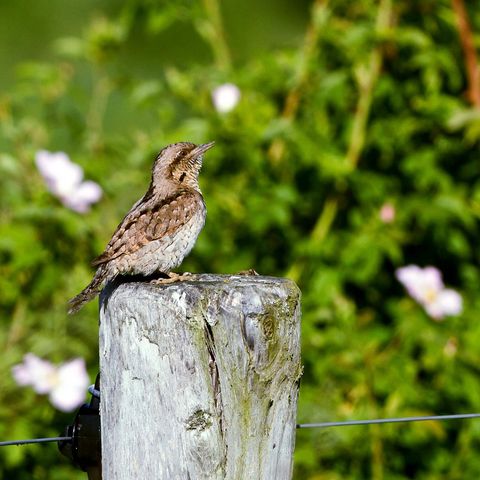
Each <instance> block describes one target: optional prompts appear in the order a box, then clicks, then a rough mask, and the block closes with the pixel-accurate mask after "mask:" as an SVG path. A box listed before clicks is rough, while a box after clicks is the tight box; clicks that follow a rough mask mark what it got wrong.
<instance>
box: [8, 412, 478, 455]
mask: <svg viewBox="0 0 480 480" xmlns="http://www.w3.org/2000/svg"><path fill="white" fill-rule="evenodd" d="M468 418H480V413H461V414H455V415H432V416H424V417H398V418H375V419H372V420H348V421H346V422H320V423H299V424H297V428H327V427H348V426H353V425H373V424H378V423H406V422H426V421H444V420H462V419H468ZM71 440H73V437H50V438H30V439H28V440H9V441H7V442H0V447H6V446H9V445H27V444H30V443H47V442H61V441H71Z"/></svg>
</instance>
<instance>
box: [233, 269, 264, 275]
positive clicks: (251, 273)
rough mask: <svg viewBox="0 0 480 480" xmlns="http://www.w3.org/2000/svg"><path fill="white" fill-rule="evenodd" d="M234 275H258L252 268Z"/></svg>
mask: <svg viewBox="0 0 480 480" xmlns="http://www.w3.org/2000/svg"><path fill="white" fill-rule="evenodd" d="M235 275H254V276H258V275H260V274H259V273H258V272H256V271H255V270H254V269H253V268H249V269H248V270H241V271H240V272H237V273H236V274H235Z"/></svg>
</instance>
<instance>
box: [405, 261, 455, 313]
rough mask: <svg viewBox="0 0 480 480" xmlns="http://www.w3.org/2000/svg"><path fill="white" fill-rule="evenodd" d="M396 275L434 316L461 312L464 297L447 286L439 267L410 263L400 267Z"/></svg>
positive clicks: (412, 295)
mask: <svg viewBox="0 0 480 480" xmlns="http://www.w3.org/2000/svg"><path fill="white" fill-rule="evenodd" d="M396 276H397V279H398V280H399V281H400V282H401V283H402V284H403V286H404V287H405V288H406V289H407V292H408V293H409V295H410V296H411V297H412V298H414V299H415V300H416V301H417V302H418V303H419V304H420V305H422V306H423V308H424V309H425V311H426V312H427V314H428V315H430V316H431V317H432V318H434V319H436V320H440V319H442V318H443V317H445V316H448V315H458V314H459V313H461V311H462V308H463V305H462V297H461V296H460V294H459V293H457V292H456V291H455V290H451V289H448V288H445V286H444V284H443V281H442V274H441V273H440V271H439V270H438V269H437V268H435V267H425V268H420V267H418V266H417V265H408V266H406V267H402V268H399V269H398V270H397V271H396Z"/></svg>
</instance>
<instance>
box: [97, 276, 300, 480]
mask: <svg viewBox="0 0 480 480" xmlns="http://www.w3.org/2000/svg"><path fill="white" fill-rule="evenodd" d="M299 302H300V293H299V290H298V288H297V287H296V286H295V284H294V283H293V282H291V281H289V280H286V279H278V278H272V277H260V276H227V275H196V276H195V278H194V280H192V281H188V282H181V283H174V284H170V285H153V284H149V283H133V282H132V283H123V284H121V283H119V282H117V283H113V284H110V285H109V286H108V287H107V288H106V289H105V290H104V292H103V294H102V297H101V307H100V368H101V375H102V387H101V389H102V398H101V418H102V449H103V451H102V457H103V458H102V466H103V479H104V480H113V479H115V480H127V479H128V480H132V479H152V480H153V479H172V480H176V479H192V480H201V479H229V480H238V479H255V480H272V479H277V480H283V479H290V478H291V474H292V454H293V449H294V439H295V426H296V421H295V420H296V404H297V395H298V380H299V378H300V375H301V364H300V303H299Z"/></svg>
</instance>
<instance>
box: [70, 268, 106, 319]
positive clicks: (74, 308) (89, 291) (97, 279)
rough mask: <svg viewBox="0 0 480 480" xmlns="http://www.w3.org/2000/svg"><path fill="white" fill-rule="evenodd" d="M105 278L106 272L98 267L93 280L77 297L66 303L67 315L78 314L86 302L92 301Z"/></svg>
mask: <svg viewBox="0 0 480 480" xmlns="http://www.w3.org/2000/svg"><path fill="white" fill-rule="evenodd" d="M106 277H107V271H106V270H105V269H104V268H102V267H100V268H99V269H98V270H97V273H95V276H94V277H93V280H92V281H91V282H90V283H89V284H88V285H87V286H86V287H85V288H84V289H83V290H82V291H81V292H80V293H79V294H78V295H76V296H75V297H73V298H71V299H70V300H69V301H68V305H69V309H68V313H69V315H71V314H72V313H75V312H78V311H79V310H80V309H81V308H82V307H83V306H84V305H85V304H86V303H87V302H89V301H90V300H93V299H94V298H95V297H96V296H97V295H98V294H99V293H100V290H101V289H102V285H103V282H104V281H105V278H106Z"/></svg>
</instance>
